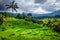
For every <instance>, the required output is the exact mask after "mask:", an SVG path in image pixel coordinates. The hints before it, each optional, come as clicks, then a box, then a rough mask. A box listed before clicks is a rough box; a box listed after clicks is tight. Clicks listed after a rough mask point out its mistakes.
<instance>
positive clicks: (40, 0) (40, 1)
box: [35, 0, 47, 4]
mask: <svg viewBox="0 0 60 40" xmlns="http://www.w3.org/2000/svg"><path fill="white" fill-rule="evenodd" d="M46 1H47V0H35V3H40V4H43V3H45V2H46Z"/></svg>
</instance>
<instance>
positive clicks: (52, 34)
mask: <svg viewBox="0 0 60 40" xmlns="http://www.w3.org/2000/svg"><path fill="white" fill-rule="evenodd" d="M47 20H48V19H47ZM51 20H53V19H51ZM58 20H60V19H58ZM40 21H41V20H40ZM43 21H44V23H46V22H45V19H44V20H43ZM0 40H60V33H59V32H56V31H54V30H52V29H51V28H49V27H47V26H43V24H37V23H33V22H28V21H25V20H24V19H16V18H13V17H8V18H7V20H6V21H4V22H3V24H2V25H0Z"/></svg>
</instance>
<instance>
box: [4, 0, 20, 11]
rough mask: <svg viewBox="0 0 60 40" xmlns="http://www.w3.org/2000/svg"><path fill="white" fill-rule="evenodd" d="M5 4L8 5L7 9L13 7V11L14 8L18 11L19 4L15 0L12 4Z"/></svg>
mask: <svg viewBox="0 0 60 40" xmlns="http://www.w3.org/2000/svg"><path fill="white" fill-rule="evenodd" d="M5 6H7V9H10V8H11V9H12V12H13V10H14V11H16V12H17V10H16V9H18V8H19V7H18V5H17V3H15V0H13V1H12V2H11V3H10V4H7V5H5Z"/></svg>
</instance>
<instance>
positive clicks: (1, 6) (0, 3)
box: [0, 0, 10, 10]
mask: <svg viewBox="0 0 60 40" xmlns="http://www.w3.org/2000/svg"><path fill="white" fill-rule="evenodd" d="M8 3H10V0H0V10H6V7H5V5H6V4H8Z"/></svg>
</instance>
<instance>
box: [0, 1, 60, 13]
mask: <svg viewBox="0 0 60 40" xmlns="http://www.w3.org/2000/svg"><path fill="white" fill-rule="evenodd" d="M11 1H12V0H0V11H10V12H11V9H6V7H5V4H9V3H10V2H11ZM15 1H16V2H17V4H18V6H19V9H17V10H18V12H20V13H21V12H31V13H39V14H42V13H43V14H44V13H51V12H54V11H56V10H59V9H60V0H15Z"/></svg>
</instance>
